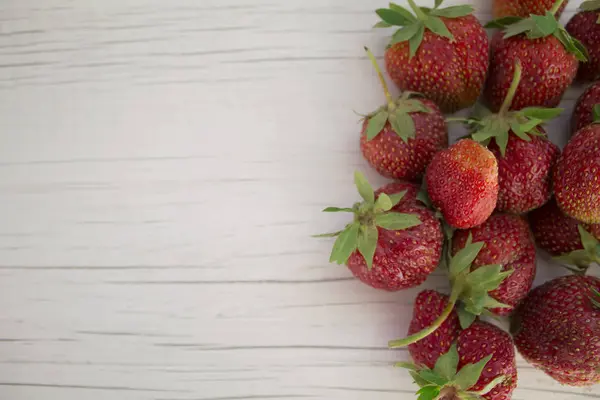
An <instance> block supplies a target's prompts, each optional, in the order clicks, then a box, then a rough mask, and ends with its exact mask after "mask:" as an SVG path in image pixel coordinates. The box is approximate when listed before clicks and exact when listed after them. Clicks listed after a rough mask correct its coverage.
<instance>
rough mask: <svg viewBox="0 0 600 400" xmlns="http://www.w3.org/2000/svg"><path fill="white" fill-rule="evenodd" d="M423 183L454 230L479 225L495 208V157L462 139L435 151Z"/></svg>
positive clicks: (432, 200)
mask: <svg viewBox="0 0 600 400" xmlns="http://www.w3.org/2000/svg"><path fill="white" fill-rule="evenodd" d="M425 180H426V182H427V192H428V193H429V197H430V198H431V202H432V203H433V205H434V207H435V208H437V209H439V210H440V211H441V212H442V214H443V216H444V218H445V220H446V221H447V222H448V223H449V224H450V225H452V226H454V227H456V228H459V229H468V228H471V227H474V226H477V225H480V224H482V223H483V222H484V221H485V220H486V219H488V217H489V216H490V215H491V214H492V212H493V211H494V208H496V203H497V200H498V163H497V161H496V157H494V154H493V153H491V152H490V151H489V150H488V149H486V148H485V147H483V146H481V145H480V144H479V143H477V142H474V141H473V140H470V139H463V140H461V141H459V142H458V143H456V144H454V145H453V146H451V147H450V148H449V149H446V150H442V151H440V152H438V153H437V154H436V155H435V156H434V157H433V159H432V161H431V164H429V167H428V168H427V172H426V174H425Z"/></svg>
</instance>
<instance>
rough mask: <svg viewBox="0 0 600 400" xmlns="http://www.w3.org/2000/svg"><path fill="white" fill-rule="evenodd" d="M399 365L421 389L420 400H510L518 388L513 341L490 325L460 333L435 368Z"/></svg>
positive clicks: (479, 324)
mask: <svg viewBox="0 0 600 400" xmlns="http://www.w3.org/2000/svg"><path fill="white" fill-rule="evenodd" d="M425 352H427V349H425ZM420 356H421V358H422V357H424V355H420ZM396 365H397V366H399V367H403V368H407V369H409V370H410V374H411V376H412V377H413V379H414V380H415V383H417V384H418V385H419V386H420V388H421V389H420V390H419V391H418V392H417V394H419V395H420V397H419V399H428V400H429V399H431V400H433V399H444V400H446V399H448V400H454V399H487V400H507V399H510V398H511V396H512V392H513V391H514V389H515V388H516V386H517V366H516V360H515V347H514V344H513V341H512V339H511V338H510V335H509V334H508V333H506V332H504V331H503V330H501V329H500V328H498V327H496V326H494V325H491V324H489V323H487V322H481V321H477V322H475V323H474V324H473V325H471V326H470V327H469V328H467V329H465V330H463V331H462V332H460V334H459V335H458V340H457V341H456V343H453V344H452V345H451V346H449V350H448V351H447V352H446V353H445V354H443V355H441V356H438V355H437V354H436V357H435V365H434V366H433V367H429V366H423V365H419V364H418V363H417V365H415V364H412V363H405V362H401V363H398V364H396Z"/></svg>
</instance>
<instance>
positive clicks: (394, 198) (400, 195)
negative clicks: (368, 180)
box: [389, 190, 406, 208]
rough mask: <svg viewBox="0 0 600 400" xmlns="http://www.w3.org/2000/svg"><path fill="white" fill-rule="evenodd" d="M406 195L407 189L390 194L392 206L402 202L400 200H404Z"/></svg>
mask: <svg viewBox="0 0 600 400" xmlns="http://www.w3.org/2000/svg"><path fill="white" fill-rule="evenodd" d="M405 195H406V190H405V191H403V192H400V193H394V194H390V195H389V196H390V200H392V208H394V207H396V206H397V205H398V204H399V203H400V201H402V199H403V198H404V196H405Z"/></svg>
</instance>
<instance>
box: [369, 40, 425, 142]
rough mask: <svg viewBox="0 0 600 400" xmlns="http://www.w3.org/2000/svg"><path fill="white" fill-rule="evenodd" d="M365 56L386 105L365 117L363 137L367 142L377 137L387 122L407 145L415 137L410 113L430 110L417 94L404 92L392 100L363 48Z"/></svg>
mask: <svg viewBox="0 0 600 400" xmlns="http://www.w3.org/2000/svg"><path fill="white" fill-rule="evenodd" d="M365 51H366V52H367V56H368V57H369V59H370V60H371V62H372V63H373V67H374V68H375V71H376V72H377V76H378V77H379V81H380V82H381V86H382V87H383V92H384V93H385V97H386V99H387V104H386V105H385V106H382V107H380V108H378V109H377V110H376V111H375V112H372V113H371V114H369V115H367V116H366V117H365V119H366V120H367V121H368V123H367V129H366V132H365V135H366V136H367V141H369V140H372V139H373V138H375V137H376V136H377V135H379V134H380V133H381V132H382V131H383V129H384V128H385V126H386V124H387V123H388V122H389V123H390V126H391V127H392V130H393V131H394V132H395V133H396V134H397V135H398V136H399V137H400V139H402V141H403V142H404V143H408V139H411V138H414V137H415V135H416V127H415V122H414V120H413V118H412V116H411V114H412V113H430V112H431V109H430V108H429V107H427V106H426V105H425V104H424V103H423V102H422V101H421V100H419V98H418V97H419V94H418V93H415V92H404V93H403V94H402V96H400V97H399V98H398V99H396V100H394V99H393V98H392V95H391V94H390V91H389V89H388V86H387V83H386V82H385V78H384V77H383V73H382V72H381V69H380V68H379V65H378V64H377V60H376V59H375V56H374V55H373V53H371V51H370V50H369V49H368V48H366V47H365Z"/></svg>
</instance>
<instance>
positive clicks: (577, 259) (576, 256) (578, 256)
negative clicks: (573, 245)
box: [553, 250, 594, 273]
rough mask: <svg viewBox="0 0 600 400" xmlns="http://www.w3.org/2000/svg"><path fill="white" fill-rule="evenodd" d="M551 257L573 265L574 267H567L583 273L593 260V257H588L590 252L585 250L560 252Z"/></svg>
mask: <svg viewBox="0 0 600 400" xmlns="http://www.w3.org/2000/svg"><path fill="white" fill-rule="evenodd" d="M553 258H554V259H555V260H556V261H558V262H561V263H566V264H570V265H575V266H576V268H575V269H573V268H569V269H571V270H573V271H574V272H577V273H584V272H585V270H587V269H588V267H589V266H590V264H591V263H592V262H594V259H593V258H591V257H590V253H589V252H588V251H587V250H573V251H572V252H570V253H566V254H562V255H560V256H556V257H553Z"/></svg>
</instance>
